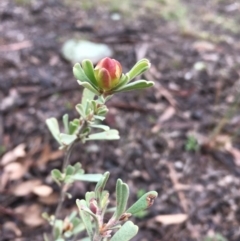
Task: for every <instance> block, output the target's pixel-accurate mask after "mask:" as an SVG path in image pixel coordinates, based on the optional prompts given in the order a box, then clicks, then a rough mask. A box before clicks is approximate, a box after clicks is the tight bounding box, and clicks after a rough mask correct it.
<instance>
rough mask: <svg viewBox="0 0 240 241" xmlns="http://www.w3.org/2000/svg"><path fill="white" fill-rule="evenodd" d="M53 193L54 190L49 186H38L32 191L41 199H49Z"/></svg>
mask: <svg viewBox="0 0 240 241" xmlns="http://www.w3.org/2000/svg"><path fill="white" fill-rule="evenodd" d="M52 191H53V190H52V188H51V187H49V186H47V185H40V186H36V187H34V188H33V189H32V192H33V193H34V194H36V195H38V196H40V197H47V196H49V195H50V194H51V193H52Z"/></svg>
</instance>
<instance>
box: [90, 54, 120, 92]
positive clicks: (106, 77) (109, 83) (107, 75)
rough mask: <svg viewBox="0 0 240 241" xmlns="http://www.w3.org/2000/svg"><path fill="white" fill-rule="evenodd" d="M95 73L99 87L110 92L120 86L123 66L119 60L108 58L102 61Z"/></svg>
mask: <svg viewBox="0 0 240 241" xmlns="http://www.w3.org/2000/svg"><path fill="white" fill-rule="evenodd" d="M94 72H95V73H94V74H95V78H96V80H97V82H98V87H99V88H100V89H101V90H104V91H108V90H111V89H112V88H114V87H115V86H116V85H117V84H118V82H119V80H120V77H121V75H122V66H121V64H120V63H119V62H118V61H117V60H115V59H110V58H108V57H107V58H104V59H102V60H100V62H99V63H98V64H97V65H96V67H95V71H94Z"/></svg>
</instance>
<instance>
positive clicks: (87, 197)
mask: <svg viewBox="0 0 240 241" xmlns="http://www.w3.org/2000/svg"><path fill="white" fill-rule="evenodd" d="M93 198H95V192H86V194H85V200H86V202H87V204H88V206H89V202H90V200H91V199H93Z"/></svg>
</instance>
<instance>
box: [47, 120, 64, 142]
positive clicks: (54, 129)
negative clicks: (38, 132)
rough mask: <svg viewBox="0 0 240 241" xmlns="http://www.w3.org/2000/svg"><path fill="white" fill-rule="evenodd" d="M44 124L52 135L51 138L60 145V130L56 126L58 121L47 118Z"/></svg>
mask: <svg viewBox="0 0 240 241" xmlns="http://www.w3.org/2000/svg"><path fill="white" fill-rule="evenodd" d="M46 124H47V126H48V129H49V130H50V132H51V133H52V135H53V137H54V138H55V140H56V141H57V142H58V143H59V144H61V142H60V137H59V134H60V130H59V125H58V121H57V119H56V118H49V119H47V120H46Z"/></svg>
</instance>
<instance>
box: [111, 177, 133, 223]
mask: <svg viewBox="0 0 240 241" xmlns="http://www.w3.org/2000/svg"><path fill="white" fill-rule="evenodd" d="M128 197H129V188H128V185H127V184H126V183H123V182H122V180H121V179H118V180H117V185H116V198H117V209H116V212H115V214H114V215H113V216H114V218H115V219H116V220H118V219H119V218H120V217H121V215H122V214H123V213H124V212H125V210H126V206H127V201H128Z"/></svg>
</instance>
